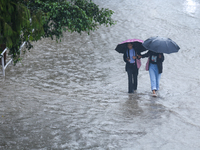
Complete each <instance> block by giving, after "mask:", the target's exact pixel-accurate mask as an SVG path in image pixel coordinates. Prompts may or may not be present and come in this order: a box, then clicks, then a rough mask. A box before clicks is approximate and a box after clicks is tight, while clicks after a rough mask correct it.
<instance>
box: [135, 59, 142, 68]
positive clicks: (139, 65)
mask: <svg viewBox="0 0 200 150" xmlns="http://www.w3.org/2000/svg"><path fill="white" fill-rule="evenodd" d="M136 63H137V68H138V69H139V68H140V67H141V65H142V63H141V60H140V59H136Z"/></svg>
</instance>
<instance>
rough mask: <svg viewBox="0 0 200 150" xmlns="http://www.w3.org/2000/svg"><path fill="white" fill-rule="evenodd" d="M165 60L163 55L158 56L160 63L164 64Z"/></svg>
mask: <svg viewBox="0 0 200 150" xmlns="http://www.w3.org/2000/svg"><path fill="white" fill-rule="evenodd" d="M164 60H165V57H164V55H163V53H161V54H159V55H158V61H159V62H163V61H164Z"/></svg>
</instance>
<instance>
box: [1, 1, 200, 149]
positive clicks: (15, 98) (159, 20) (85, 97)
mask: <svg viewBox="0 0 200 150" xmlns="http://www.w3.org/2000/svg"><path fill="white" fill-rule="evenodd" d="M95 2H96V3H98V4H99V5H100V6H102V7H109V8H110V9H112V10H114V11H115V14H114V16H113V17H114V19H115V20H117V21H118V23H117V25H115V26H113V27H110V28H106V27H100V29H99V30H97V31H95V32H94V33H91V35H89V36H88V35H87V34H82V35H79V34H76V33H74V34H69V33H65V34H64V37H63V39H62V42H61V43H56V42H55V41H52V40H48V39H44V40H41V41H39V42H37V43H35V44H34V45H35V46H34V49H32V50H31V52H28V53H27V54H26V55H25V56H24V59H23V61H22V63H19V64H17V66H15V67H14V66H9V67H8V69H7V70H6V78H5V79H3V77H2V75H1V79H0V81H1V83H0V102H1V105H0V117H1V119H0V149H12V150H13V149H19V150H23V149H24V150H26V149H41V150H46V149H47V150H50V149H94V150H96V149H98V150H104V149H108V150H112V149H113V150H114V149H119V150H120V149H126V150H127V149H130V150H132V149H138V150H169V149H175V150H189V149H190V150H199V149H200V75H199V74H200V69H199V66H200V61H199V57H200V51H199V48H200V42H199V39H200V2H199V1H197V0H196V1H195V0H162V1H159V0H151V1H149V0H143V1H141V0H134V1H131V0H109V1H108V0H102V1H98V0H95ZM155 35H160V36H165V37H170V38H172V39H173V40H174V41H176V42H177V43H178V44H179V46H180V47H181V50H180V52H179V53H176V54H171V55H165V57H166V60H165V62H164V72H163V74H162V77H161V90H160V96H159V97H158V98H152V97H151V96H150V81H149V75H148V72H146V71H145V69H144V67H145V62H146V59H144V60H142V63H143V64H142V68H141V69H140V74H139V87H138V91H137V93H135V94H132V95H129V94H128V93H127V90H128V87H127V75H126V72H125V70H124V66H125V64H124V62H123V60H122V55H120V54H118V53H117V52H115V51H114V48H115V47H116V45H117V44H118V43H120V42H122V41H124V40H126V39H129V38H139V39H143V40H145V39H147V38H148V37H150V36H155Z"/></svg>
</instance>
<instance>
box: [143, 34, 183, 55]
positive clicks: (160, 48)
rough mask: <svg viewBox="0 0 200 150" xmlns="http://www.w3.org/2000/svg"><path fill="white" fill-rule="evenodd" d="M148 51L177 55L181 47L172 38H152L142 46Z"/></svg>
mask: <svg viewBox="0 0 200 150" xmlns="http://www.w3.org/2000/svg"><path fill="white" fill-rule="evenodd" d="M142 45H143V46H144V47H145V48H146V49H148V50H151V51H153V52H156V53H167V54H170V53H176V52H178V51H179V49H180V47H179V46H178V45H177V44H176V43H175V42H174V41H172V40H171V39H170V38H164V37H159V36H156V37H150V38H148V39H147V40H145V41H144V43H143V44H142Z"/></svg>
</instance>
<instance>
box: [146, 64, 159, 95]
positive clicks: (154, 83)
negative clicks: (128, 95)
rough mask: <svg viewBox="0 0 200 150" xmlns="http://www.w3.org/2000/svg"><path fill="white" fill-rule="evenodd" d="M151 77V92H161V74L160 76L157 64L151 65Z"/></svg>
mask: <svg viewBox="0 0 200 150" xmlns="http://www.w3.org/2000/svg"><path fill="white" fill-rule="evenodd" d="M149 75H150V80H151V90H152V91H153V90H156V91H158V90H159V83H160V77H161V73H160V74H159V71H158V66H157V64H151V63H150V65H149Z"/></svg>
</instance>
